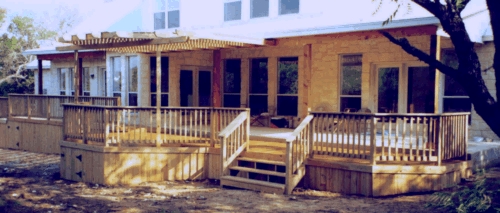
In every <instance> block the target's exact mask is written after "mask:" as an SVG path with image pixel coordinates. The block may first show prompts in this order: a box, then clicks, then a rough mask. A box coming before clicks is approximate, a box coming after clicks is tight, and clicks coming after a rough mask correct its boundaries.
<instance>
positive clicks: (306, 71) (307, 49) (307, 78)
mask: <svg viewBox="0 0 500 213" xmlns="http://www.w3.org/2000/svg"><path fill="white" fill-rule="evenodd" d="M303 54H304V55H303V56H304V62H303V63H302V64H303V65H302V72H303V75H302V76H304V80H303V82H302V83H301V84H299V85H303V86H302V87H301V88H299V93H301V94H302V96H301V98H302V101H301V102H300V106H299V110H300V112H299V117H300V118H305V117H306V116H307V114H308V111H309V101H310V100H309V97H310V92H311V75H312V64H311V63H312V60H311V58H312V45H311V44H306V45H304V52H303ZM299 81H300V80H299ZM300 90H302V92H300ZM299 99H300V98H299Z"/></svg>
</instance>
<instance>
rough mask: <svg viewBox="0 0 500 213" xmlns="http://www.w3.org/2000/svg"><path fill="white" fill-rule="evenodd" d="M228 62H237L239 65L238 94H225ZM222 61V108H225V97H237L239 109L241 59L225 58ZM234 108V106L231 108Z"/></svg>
mask: <svg viewBox="0 0 500 213" xmlns="http://www.w3.org/2000/svg"><path fill="white" fill-rule="evenodd" d="M230 60H237V61H239V63H240V66H239V91H238V92H226V71H227V67H228V66H227V62H228V61H230ZM223 61H224V66H223V74H222V106H223V107H227V106H226V96H238V99H239V104H238V105H239V106H237V107H241V88H242V82H241V81H242V77H243V76H242V73H241V72H242V69H241V64H242V59H241V58H226V59H224V60H223ZM229 107H231V106H229ZM233 107H236V106H233Z"/></svg>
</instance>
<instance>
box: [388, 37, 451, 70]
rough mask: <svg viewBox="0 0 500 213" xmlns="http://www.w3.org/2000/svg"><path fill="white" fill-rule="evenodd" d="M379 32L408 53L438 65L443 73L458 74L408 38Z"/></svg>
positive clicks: (432, 64)
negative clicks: (411, 42) (412, 43)
mask: <svg viewBox="0 0 500 213" xmlns="http://www.w3.org/2000/svg"><path fill="white" fill-rule="evenodd" d="M379 32H380V33H382V35H384V36H385V37H386V38H387V39H389V41H391V42H392V43H394V44H396V45H398V46H400V47H401V48H402V49H403V50H405V51H406V52H407V53H409V54H411V55H413V56H415V57H417V58H418V59H420V60H421V61H423V62H425V63H427V64H429V65H430V66H433V67H436V68H437V69H438V70H439V71H441V72H442V73H444V74H446V75H449V76H451V77H455V76H456V75H457V73H456V70H455V69H453V68H451V67H449V66H447V65H445V64H443V63H441V62H440V61H438V60H436V59H435V58H433V57H431V56H430V55H429V54H427V53H425V52H423V51H422V50H419V49H418V48H415V47H413V46H412V45H411V44H410V42H408V39H406V38H399V39H398V38H395V37H394V36H392V35H391V34H390V33H388V32H386V31H379Z"/></svg>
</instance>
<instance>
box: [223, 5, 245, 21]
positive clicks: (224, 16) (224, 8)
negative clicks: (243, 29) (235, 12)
mask: <svg viewBox="0 0 500 213" xmlns="http://www.w3.org/2000/svg"><path fill="white" fill-rule="evenodd" d="M234 2H239V3H240V17H239V18H237V19H228V18H226V17H227V15H226V5H228V4H230V3H234ZM222 16H223V17H222V18H223V20H224V22H230V21H241V20H243V0H224V2H223V14H222Z"/></svg>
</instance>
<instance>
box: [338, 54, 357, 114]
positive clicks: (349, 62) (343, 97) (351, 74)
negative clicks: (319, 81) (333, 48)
mask: <svg viewBox="0 0 500 213" xmlns="http://www.w3.org/2000/svg"><path fill="white" fill-rule="evenodd" d="M340 63H341V66H340V70H341V71H340V76H341V77H340V79H342V80H341V81H340V90H341V93H340V111H341V112H344V111H346V110H349V111H358V110H359V109H361V65H362V55H343V56H341V59H340Z"/></svg>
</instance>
